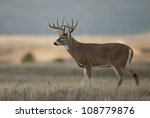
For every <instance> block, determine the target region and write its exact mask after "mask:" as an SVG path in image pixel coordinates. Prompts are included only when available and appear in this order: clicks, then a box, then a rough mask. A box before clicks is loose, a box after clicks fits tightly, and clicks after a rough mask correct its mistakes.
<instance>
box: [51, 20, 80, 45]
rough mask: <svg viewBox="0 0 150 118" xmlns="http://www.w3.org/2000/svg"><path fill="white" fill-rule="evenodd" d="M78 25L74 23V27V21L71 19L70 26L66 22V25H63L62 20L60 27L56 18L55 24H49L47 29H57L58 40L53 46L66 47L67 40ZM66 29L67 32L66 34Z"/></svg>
mask: <svg viewBox="0 0 150 118" xmlns="http://www.w3.org/2000/svg"><path fill="white" fill-rule="evenodd" d="M77 24H78V21H77V22H76V24H75V25H74V21H73V19H72V20H71V25H69V23H68V22H66V25H64V19H63V21H62V23H61V25H60V24H59V22H58V18H57V23H56V24H55V23H52V24H50V23H49V27H50V28H53V29H57V30H59V38H58V39H57V40H56V41H55V42H54V45H56V46H58V45H66V44H67V42H68V41H69V39H70V38H71V33H72V32H73V31H74V29H75V28H76V26H77ZM66 29H68V30H67V32H66Z"/></svg>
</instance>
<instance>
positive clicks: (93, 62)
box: [49, 18, 140, 90]
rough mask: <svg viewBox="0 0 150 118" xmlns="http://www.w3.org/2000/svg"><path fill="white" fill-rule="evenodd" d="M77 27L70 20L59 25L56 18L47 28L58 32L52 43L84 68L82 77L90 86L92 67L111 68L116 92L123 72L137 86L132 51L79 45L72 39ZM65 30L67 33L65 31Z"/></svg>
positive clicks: (122, 47) (114, 46) (124, 47)
mask: <svg viewBox="0 0 150 118" xmlns="http://www.w3.org/2000/svg"><path fill="white" fill-rule="evenodd" d="M77 25H78V20H77V22H76V23H74V20H73V19H72V20H71V23H70V24H69V23H68V22H67V21H66V24H64V19H63V21H62V22H61V23H59V21H58V18H57V21H56V23H54V22H53V23H50V22H49V27H50V28H52V29H57V30H59V38H58V39H57V40H56V41H55V42H54V45H55V46H64V47H65V49H66V50H67V52H69V54H70V55H71V56H72V58H73V59H74V60H75V62H76V63H77V64H78V66H79V67H81V68H84V77H83V78H88V80H89V81H90V86H91V72H92V67H96V66H97V67H112V68H113V70H114V71H115V73H116V75H117V76H118V78H119V81H118V83H117V86H116V88H115V90H118V89H119V88H120V86H121V85H122V82H123V80H124V75H123V71H124V70H126V72H127V73H128V74H129V75H130V76H131V77H133V78H134V80H135V83H136V85H137V86H139V85H140V84H139V78H138V76H137V74H136V72H134V71H133V69H132V68H131V60H132V57H133V50H132V49H131V48H130V47H129V46H127V45H125V44H122V43H103V44H96V43H81V42H78V41H77V40H75V38H73V37H72V32H73V31H74V30H75V28H76V26H77ZM66 29H67V31H66Z"/></svg>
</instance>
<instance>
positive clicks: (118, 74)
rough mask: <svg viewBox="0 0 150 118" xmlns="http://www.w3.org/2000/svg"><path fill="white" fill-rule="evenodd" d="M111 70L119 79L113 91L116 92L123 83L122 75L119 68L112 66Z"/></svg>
mask: <svg viewBox="0 0 150 118" xmlns="http://www.w3.org/2000/svg"><path fill="white" fill-rule="evenodd" d="M112 68H113V69H114V71H115V73H116V74H117V76H118V78H119V81H118V84H117V86H116V89H115V90H118V89H119V88H120V86H121V84H122V82H123V73H122V70H121V68H119V67H117V66H114V65H112Z"/></svg>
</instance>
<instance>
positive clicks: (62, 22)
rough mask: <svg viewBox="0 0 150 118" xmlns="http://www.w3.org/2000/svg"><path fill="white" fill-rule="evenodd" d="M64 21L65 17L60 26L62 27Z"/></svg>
mask: <svg viewBox="0 0 150 118" xmlns="http://www.w3.org/2000/svg"><path fill="white" fill-rule="evenodd" d="M64 21H65V18H63V21H62V23H61V27H63V24H64Z"/></svg>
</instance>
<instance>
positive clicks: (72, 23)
mask: <svg viewBox="0 0 150 118" xmlns="http://www.w3.org/2000/svg"><path fill="white" fill-rule="evenodd" d="M73 24H74V23H73V18H72V27H73Z"/></svg>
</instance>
